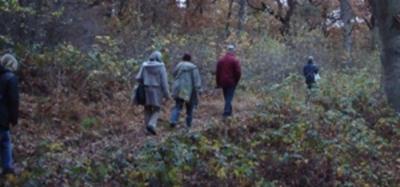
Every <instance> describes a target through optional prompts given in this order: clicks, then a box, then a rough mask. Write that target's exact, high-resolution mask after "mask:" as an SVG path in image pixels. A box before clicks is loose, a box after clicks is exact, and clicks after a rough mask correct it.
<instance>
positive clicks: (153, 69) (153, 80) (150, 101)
mask: <svg viewBox="0 0 400 187" xmlns="http://www.w3.org/2000/svg"><path fill="white" fill-rule="evenodd" d="M136 80H137V81H138V82H139V83H140V84H143V86H144V95H145V103H144V113H145V114H144V115H145V117H144V122H145V125H146V129H147V131H148V132H149V133H151V134H153V135H156V134H157V133H156V127H157V121H158V118H159V115H160V112H161V107H162V105H163V99H166V100H168V99H169V98H170V93H169V86H168V76H167V71H166V68H165V65H164V63H163V61H162V54H161V53H160V52H159V51H155V52H153V53H152V54H151V55H150V58H149V61H146V62H144V63H143V64H142V66H141V67H140V70H139V73H138V74H137V76H136Z"/></svg>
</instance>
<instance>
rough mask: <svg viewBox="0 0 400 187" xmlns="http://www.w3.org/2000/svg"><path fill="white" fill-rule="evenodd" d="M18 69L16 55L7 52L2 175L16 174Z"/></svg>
mask: <svg viewBox="0 0 400 187" xmlns="http://www.w3.org/2000/svg"><path fill="white" fill-rule="evenodd" d="M17 69H18V62H17V60H16V59H15V58H14V56H12V55H10V54H6V55H4V56H3V57H1V59H0V157H1V161H2V168H3V172H2V175H3V176H5V175H8V174H14V167H13V155H12V152H13V151H12V144H11V133H10V128H11V125H13V126H15V125H17V123H18V106H19V91H18V78H17V76H16V75H15V74H14V73H13V72H15V71H17Z"/></svg>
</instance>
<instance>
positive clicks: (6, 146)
mask: <svg viewBox="0 0 400 187" xmlns="http://www.w3.org/2000/svg"><path fill="white" fill-rule="evenodd" d="M0 155H1V161H2V166H3V170H7V169H12V168H13V166H12V164H13V158H12V144H11V135H10V131H9V130H7V131H6V130H0Z"/></svg>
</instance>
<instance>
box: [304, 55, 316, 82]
mask: <svg viewBox="0 0 400 187" xmlns="http://www.w3.org/2000/svg"><path fill="white" fill-rule="evenodd" d="M318 72H319V69H318V67H317V66H316V65H315V63H314V57H313V56H309V57H308V61H307V64H306V65H305V66H304V68H303V75H304V78H305V80H306V84H307V88H308V89H309V90H311V89H312V88H315V87H316V76H317V75H318Z"/></svg>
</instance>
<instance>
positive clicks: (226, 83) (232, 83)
mask: <svg viewBox="0 0 400 187" xmlns="http://www.w3.org/2000/svg"><path fill="white" fill-rule="evenodd" d="M227 49H228V52H227V53H226V54H225V56H224V57H222V58H221V59H220V60H219V61H218V64H217V72H216V81H217V87H218V88H222V90H223V93H224V99H225V107H224V113H223V117H224V119H225V118H227V117H229V116H231V115H232V100H233V97H234V95H235V89H236V86H237V85H238V83H239V80H240V77H241V68H240V62H239V60H238V59H237V58H236V56H235V53H234V52H235V46H233V45H228V47H227Z"/></svg>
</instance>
